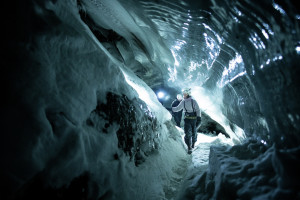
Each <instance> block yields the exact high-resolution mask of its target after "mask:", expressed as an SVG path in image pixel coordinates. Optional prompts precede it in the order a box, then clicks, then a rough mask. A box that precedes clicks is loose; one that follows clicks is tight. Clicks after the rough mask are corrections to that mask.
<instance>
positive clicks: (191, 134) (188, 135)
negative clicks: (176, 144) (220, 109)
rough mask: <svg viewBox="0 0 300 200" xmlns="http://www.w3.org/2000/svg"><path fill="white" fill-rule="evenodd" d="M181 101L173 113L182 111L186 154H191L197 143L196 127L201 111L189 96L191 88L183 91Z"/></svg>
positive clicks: (199, 121)
mask: <svg viewBox="0 0 300 200" xmlns="http://www.w3.org/2000/svg"><path fill="white" fill-rule="evenodd" d="M182 93H183V98H184V99H183V100H182V101H181V102H180V103H179V104H178V106H176V107H173V108H172V111H173V112H179V111H181V110H183V111H184V134H185V136H184V142H185V144H186V145H187V147H188V153H189V154H191V153H192V149H193V148H194V147H195V143H196V141H197V130H196V127H197V126H198V125H199V124H200V123H201V110H200V108H199V105H198V103H197V101H196V100H194V99H193V98H192V96H191V88H185V89H184V90H183V92H182Z"/></svg>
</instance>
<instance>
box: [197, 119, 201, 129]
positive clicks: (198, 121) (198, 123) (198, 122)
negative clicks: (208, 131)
mask: <svg viewBox="0 0 300 200" xmlns="http://www.w3.org/2000/svg"><path fill="white" fill-rule="evenodd" d="M200 124H201V117H197V121H196V126H197V127H199V126H200Z"/></svg>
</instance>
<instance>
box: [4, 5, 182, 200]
mask: <svg viewBox="0 0 300 200" xmlns="http://www.w3.org/2000/svg"><path fill="white" fill-rule="evenodd" d="M9 6H11V7H9ZM13 6H14V5H7V8H11V9H12V8H14V7H13ZM16 9H17V13H14V14H15V16H14V17H15V18H16V20H14V22H15V23H14V24H8V25H9V26H7V27H6V28H7V29H6V31H7V32H8V33H10V34H8V35H6V36H7V41H6V42H5V43H4V45H5V46H4V47H5V49H6V53H5V56H4V58H3V62H4V63H5V64H6V65H5V66H4V67H5V70H6V71H5V72H6V77H5V78H4V79H2V80H3V82H4V83H2V86H4V87H5V90H4V91H5V97H4V101H5V104H4V105H5V106H4V108H3V110H2V112H1V127H2V133H3V139H2V140H1V145H0V146H1V151H0V152H1V163H3V164H1V179H0V180H1V181H0V182H1V199H60V198H62V199H82V198H83V199H104V198H105V199H145V198H148V197H149V195H150V194H151V195H150V197H149V198H152V199H158V198H159V197H160V196H164V195H165V192H166V191H167V190H168V188H167V185H168V181H170V180H172V178H174V176H176V174H177V172H176V171H174V169H173V166H175V165H176V163H178V160H183V162H184V160H185V150H184V146H183V145H182V142H181V136H180V134H179V132H178V130H177V129H175V127H174V126H173V125H172V124H171V121H170V119H171V115H170V114H169V112H168V111H167V110H165V109H164V107H163V106H162V105H161V104H160V103H159V101H158V100H157V98H156V96H155V94H154V92H153V91H152V90H151V89H150V88H149V87H148V86H147V85H146V84H145V83H144V82H143V81H142V80H141V79H140V78H138V77H137V76H136V75H135V74H134V73H132V72H131V71H130V70H129V69H125V66H123V64H122V63H120V62H119V61H118V60H117V59H115V58H114V57H112V55H111V54H110V52H108V51H107V50H106V49H105V48H104V47H103V45H102V44H101V43H100V42H99V41H98V40H97V39H96V37H95V36H94V35H93V34H92V32H91V30H90V29H89V28H87V26H86V24H85V23H83V21H82V20H81V18H80V13H79V8H78V5H77V4H76V2H74V1H57V2H52V1H43V2H42V1H40V2H32V1H26V2H24V3H19V5H18V6H17V8H16ZM20 32H22V34H20V35H19V33H20ZM151 52H154V51H153V50H151ZM174 149H176V151H174ZM175 155H176V156H175ZM145 182H147V184H145Z"/></svg>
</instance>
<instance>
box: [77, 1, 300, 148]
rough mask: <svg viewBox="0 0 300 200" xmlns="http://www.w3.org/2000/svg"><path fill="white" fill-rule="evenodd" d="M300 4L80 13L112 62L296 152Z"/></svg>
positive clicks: (112, 5)
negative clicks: (189, 94)
mask: <svg viewBox="0 0 300 200" xmlns="http://www.w3.org/2000/svg"><path fill="white" fill-rule="evenodd" d="M294 3H295V2H294V1H248V0H246V1H224V0H214V1H198V2H196V1H188V0H186V1H177V0H174V1H163V0H161V1H140V0H139V1H127V0H126V1H125V0H121V1H118V2H115V1H85V0H81V1H78V6H79V7H82V11H81V18H82V19H83V20H84V21H85V23H86V24H87V25H88V26H89V28H90V29H91V30H92V31H93V33H94V34H95V36H96V37H97V38H98V40H99V41H101V42H103V43H102V44H103V48H105V49H106V50H107V51H108V54H111V55H115V56H112V57H114V59H117V60H119V61H121V62H123V63H125V64H126V66H128V67H130V68H131V69H132V70H133V71H134V72H135V74H137V75H138V76H139V77H140V78H141V79H143V80H144V81H145V82H146V83H147V84H148V85H149V86H150V87H151V88H152V89H154V90H156V89H158V88H167V89H168V88H173V89H175V91H177V92H178V91H180V89H181V88H183V87H186V86H188V87H191V88H192V90H193V92H194V93H193V95H194V96H195V97H196V98H197V99H200V100H199V101H200V102H201V103H200V104H201V105H202V110H204V111H206V112H207V113H208V114H210V116H215V119H217V118H218V116H220V115H224V117H223V118H226V119H228V120H229V121H230V123H232V124H237V125H238V126H239V127H240V128H242V129H243V130H244V131H245V134H246V135H247V136H248V137H252V136H253V137H255V138H258V139H259V140H261V141H263V142H267V141H270V140H271V141H275V142H276V143H277V144H278V145H279V146H282V147H294V146H297V144H299V140H300V137H299V134H298V132H299V125H298V124H299V119H300V118H299V106H298V104H297V103H296V102H297V99H299V88H298V84H299V81H298V79H297V76H298V73H299V67H298V64H297V63H298V61H299V54H300V41H299V39H300V37H299V36H300V33H299V20H300V15H299V9H298V8H297V7H296V6H295V5H294ZM154 49H155V50H154ZM116 55H119V56H116ZM172 95H173V96H175V93H174V92H173V94H172ZM201 100H202V101H201ZM219 120H221V121H222V119H219Z"/></svg>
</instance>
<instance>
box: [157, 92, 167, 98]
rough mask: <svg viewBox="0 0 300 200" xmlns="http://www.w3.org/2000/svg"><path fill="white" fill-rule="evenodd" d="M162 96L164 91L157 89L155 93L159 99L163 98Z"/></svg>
mask: <svg viewBox="0 0 300 200" xmlns="http://www.w3.org/2000/svg"><path fill="white" fill-rule="evenodd" d="M164 96H165V93H164V92H162V91H159V92H158V93H157V97H158V98H159V99H162V98H164Z"/></svg>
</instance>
